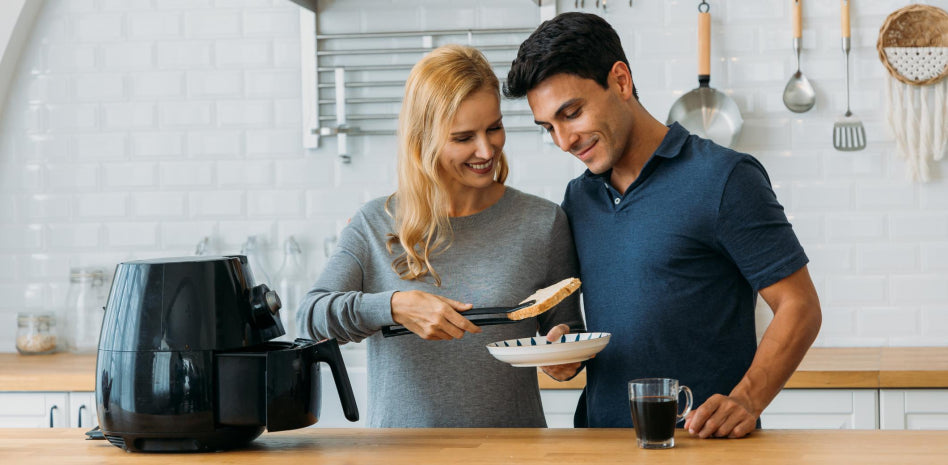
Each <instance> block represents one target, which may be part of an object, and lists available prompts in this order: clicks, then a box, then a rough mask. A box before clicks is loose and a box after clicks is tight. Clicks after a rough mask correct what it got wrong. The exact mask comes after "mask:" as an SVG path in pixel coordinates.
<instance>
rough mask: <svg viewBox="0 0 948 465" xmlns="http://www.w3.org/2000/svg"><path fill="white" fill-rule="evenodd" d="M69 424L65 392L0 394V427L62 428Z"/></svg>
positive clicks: (67, 401)
mask: <svg viewBox="0 0 948 465" xmlns="http://www.w3.org/2000/svg"><path fill="white" fill-rule="evenodd" d="M68 424H69V399H68V396H67V395H66V393H65V392H4V393H0V427H2V428H64V427H66V426H67V425H68Z"/></svg>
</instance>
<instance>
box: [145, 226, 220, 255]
mask: <svg viewBox="0 0 948 465" xmlns="http://www.w3.org/2000/svg"><path fill="white" fill-rule="evenodd" d="M159 234H160V237H161V246H162V248H164V249H173V250H180V251H181V252H180V253H181V254H192V253H194V251H195V249H196V248H197V244H198V242H200V241H201V240H202V239H203V238H204V237H207V238H208V247H207V254H208V255H216V254H220V253H223V252H222V251H220V250H218V248H217V244H216V238H217V237H218V235H219V234H218V228H217V222H214V221H190V220H189V221H174V220H171V221H162V222H161V225H160V226H159Z"/></svg>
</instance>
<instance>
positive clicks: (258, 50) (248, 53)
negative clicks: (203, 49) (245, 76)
mask: <svg viewBox="0 0 948 465" xmlns="http://www.w3.org/2000/svg"><path fill="white" fill-rule="evenodd" d="M272 52H273V45H272V42H271V41H269V40H263V39H260V40H256V39H252V40H251V39H239V40H218V41H216V43H215V44H214V59H215V64H216V65H217V66H218V67H220V68H243V67H257V66H266V65H269V64H271V63H272V61H273V57H272Z"/></svg>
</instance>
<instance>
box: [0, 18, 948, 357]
mask: <svg viewBox="0 0 948 465" xmlns="http://www.w3.org/2000/svg"><path fill="white" fill-rule="evenodd" d="M745 3H746V2H738V1H736V0H735V1H728V2H719V3H716V4H714V5H713V6H712V8H714V9H715V10H714V16H713V25H712V29H713V36H712V69H711V71H712V82H711V85H712V86H713V87H715V88H716V89H718V90H721V91H724V92H727V93H728V95H730V96H731V97H732V98H734V100H735V101H736V102H737V103H738V105H739V107H740V109H741V112H742V114H743V117H744V120H745V126H744V131H743V135H742V137H741V140H740V141H739V144H738V145H737V146H736V149H737V150H741V151H746V152H748V153H750V154H752V155H754V156H755V157H757V158H758V159H759V160H760V161H761V163H763V164H764V166H765V167H766V169H767V171H768V173H769V175H770V178H771V181H772V184H773V187H774V191H775V192H776V194H777V197H778V199H779V200H780V201H781V202H782V203H783V205H784V206H785V207H786V212H787V215H788V217H789V219H790V221H791V223H792V224H793V226H794V231H795V232H796V233H797V237H798V238H799V239H800V241H801V242H802V243H803V245H804V248H805V249H806V251H807V254H808V255H809V256H810V258H811V263H810V265H809V269H810V273H811V275H812V276H813V278H814V284H815V285H816V287H817V289H818V291H819V292H820V295H821V299H822V304H823V305H822V307H823V311H824V324H823V328H822V330H821V334H820V336H819V339H818V344H819V345H822V346H831V345H854V346H871V345H918V344H922V343H933V344H934V343H940V344H944V341H943V339H944V337H943V333H944V332H945V328H948V317H946V316H945V315H946V313H948V310H946V309H948V304H946V303H948V295H945V294H946V293H948V290H946V291H945V292H942V291H941V290H940V289H945V288H948V286H945V284H948V283H946V282H944V281H948V277H946V276H948V274H946V273H945V272H946V271H948V187H946V186H948V182H945V180H943V179H941V177H942V176H941V173H942V172H944V171H945V170H944V169H943V168H942V166H941V165H942V164H943V163H944V162H943V161H942V162H935V163H933V166H932V168H933V170H934V172H935V173H936V174H938V176H936V179H935V180H934V181H933V182H930V183H928V184H917V183H914V184H913V183H911V182H909V181H907V180H906V178H905V169H906V164H905V163H904V161H903V160H900V159H898V158H896V156H895V145H894V143H893V141H892V134H891V131H889V130H888V128H887V127H886V122H885V111H886V109H885V108H884V107H885V105H884V102H883V92H882V89H883V87H882V85H883V84H884V82H885V81H884V78H885V75H886V74H885V71H884V69H883V68H882V67H881V66H879V62H878V56H877V53H876V50H875V41H876V38H877V35H878V30H877V28H874V26H872V24H873V23H875V24H879V23H881V22H882V21H883V20H884V19H885V16H886V15H887V14H888V13H889V12H890V11H892V10H894V9H895V8H898V7H901V6H902V5H901V4H898V2H893V1H887V2H878V4H876V3H867V2H862V3H857V4H856V5H855V6H854V14H855V16H854V18H855V19H854V22H855V23H858V24H854V28H853V44H854V49H853V53H852V57H851V60H852V61H851V65H852V71H853V80H852V90H853V93H852V106H853V109H854V111H855V112H856V114H857V116H859V117H860V118H861V119H863V122H864V124H865V126H866V130H867V133H868V135H869V147H867V149H866V150H863V151H859V152H839V151H836V150H834V149H833V148H832V138H831V133H832V126H833V123H834V122H835V120H836V118H837V117H838V116H839V115H841V114H842V113H843V111H845V103H846V102H845V98H846V95H845V82H844V75H845V68H844V66H843V55H842V52H841V51H840V47H839V37H838V5H837V4H833V3H831V2H830V3H827V4H822V3H821V2H810V3H809V4H807V5H806V7H805V14H806V15H807V17H806V22H805V24H806V26H805V29H804V36H803V47H804V49H803V55H802V67H803V70H804V72H805V73H806V75H807V76H808V77H809V78H810V79H811V82H813V84H814V86H815V87H816V89H817V104H816V106H815V107H814V108H813V109H812V110H811V111H809V112H807V113H805V114H795V113H790V112H789V111H787V110H786V108H785V107H784V105H783V102H782V99H781V93H782V91H783V86H784V84H785V83H786V79H787V78H788V77H789V75H790V73H791V72H792V71H793V70H794V69H795V65H796V63H795V59H794V57H793V54H792V49H791V43H790V37H789V33H788V32H787V30H788V27H789V16H788V15H789V5H788V4H787V3H784V1H783V0H766V1H764V2H757V3H754V2H751V3H754V4H751V3H748V4H747V5H745ZM559 4H560V5H559V7H560V10H561V11H567V10H573V9H574V8H573V4H572V2H568V1H560V2H559ZM738 4H740V5H738ZM590 5H591V2H586V8H584V9H582V10H584V11H594V8H593V7H591V6H590ZM604 16H605V17H606V19H607V20H609V21H610V22H611V23H612V24H613V25H614V26H615V27H616V29H617V30H618V31H619V34H620V37H621V39H622V42H623V45H624V47H625V49H626V51H627V52H628V55H629V58H630V60H631V65H632V66H631V67H632V71H633V76H634V77H635V79H636V85H637V87H638V88H639V91H640V95H641V98H642V100H641V101H642V103H643V104H644V105H645V107H646V109H647V110H648V111H649V112H650V113H651V114H652V115H654V116H655V117H656V118H657V119H659V120H664V118H665V115H667V113H668V109H669V108H670V106H671V105H672V103H673V102H674V101H675V100H676V99H677V98H678V97H679V96H680V95H682V94H683V93H684V92H687V91H689V90H691V89H693V88H694V87H696V86H697V80H696V74H697V70H696V56H695V40H696V35H695V23H696V17H695V11H694V9H693V6H692V7H691V8H681V5H680V4H677V3H674V2H664V3H663V2H636V4H635V6H634V8H632V9H628V8H627V7H625V6H623V5H621V4H620V5H613V4H611V3H610V9H609V12H608V13H605V14H604ZM538 20H539V18H538V8H537V6H536V3H535V2H530V1H523V0H518V1H517V2H510V1H509V0H459V1H456V2H451V4H450V5H449V4H447V3H446V2H443V1H440V0H398V1H392V0H347V1H345V2H321V3H320V12H319V15H318V16H317V22H318V26H319V27H318V30H319V32H320V33H323V34H331V33H338V32H360V31H368V32H372V31H387V30H393V29H405V30H409V29H410V30H417V29H451V28H460V29H467V28H480V27H489V28H498V27H508V26H514V27H534V26H535V25H536V24H537V22H538ZM298 31H299V7H298V6H297V5H295V4H293V3H292V2H287V1H286V0H216V1H215V0H157V1H156V0H129V1H124V0H70V1H55V2H52V1H51V2H47V3H46V4H45V5H44V13H43V15H41V16H40V17H39V19H38V20H37V24H36V25H35V27H34V31H33V37H34V39H31V40H32V42H31V43H32V45H31V46H30V47H27V49H26V50H25V51H24V54H23V56H22V57H21V59H20V64H19V67H18V68H17V70H16V72H15V76H14V90H12V91H11V92H10V94H9V97H8V98H7V103H6V106H5V108H4V109H3V110H4V111H3V113H2V115H0V279H2V280H3V281H4V282H5V283H7V282H11V281H12V284H11V285H9V286H8V287H0V301H2V302H3V304H0V321H2V320H3V316H4V315H13V314H14V313H15V310H11V309H10V307H9V303H10V302H18V303H20V304H23V303H24V301H29V302H31V304H35V305H43V304H44V303H46V304H49V303H53V304H56V305H59V304H60V303H61V302H62V299H64V298H65V291H66V288H67V287H68V283H67V282H65V281H66V275H67V272H68V267H69V266H70V265H71V264H72V261H73V260H76V259H79V260H84V261H90V262H96V263H95V264H97V265H103V263H101V262H102V261H103V260H104V261H106V262H108V263H107V265H108V266H113V265H114V264H115V263H117V262H119V261H123V260H129V259H135V258H145V257H155V256H181V255H189V254H191V253H193V251H194V247H195V245H196V244H197V242H198V240H200V239H201V238H202V237H204V236H208V237H209V238H210V243H211V251H210V252H211V253H237V252H238V251H239V249H240V245H241V244H242V243H243V242H244V241H245V240H246V237H247V236H248V235H250V234H260V235H262V237H263V238H264V239H265V243H266V248H267V249H268V250H269V251H270V252H271V258H273V260H271V261H270V262H271V266H270V267H269V268H271V269H270V270H268V271H270V272H274V271H276V270H275V269H272V268H276V267H278V266H279V258H280V257H281V256H282V255H281V252H280V250H279V249H280V247H281V245H282V242H283V241H284V240H285V239H286V237H287V236H288V235H290V234H293V235H296V236H298V237H297V240H298V241H300V242H301V243H302V244H304V245H305V247H304V249H305V250H304V252H305V254H306V256H307V263H309V264H310V265H312V266H313V269H311V270H310V271H311V273H312V275H313V276H312V278H315V276H316V275H317V274H318V271H319V268H320V267H321V266H322V265H323V264H324V263H325V256H324V253H323V250H322V249H323V241H324V240H326V239H328V238H329V237H330V236H332V235H334V234H338V231H339V229H341V227H342V226H344V225H345V220H346V218H349V217H350V216H351V215H352V214H353V213H354V212H355V211H356V210H357V209H358V208H359V207H360V206H361V205H362V204H363V203H364V202H365V201H367V200H369V199H371V198H374V197H377V196H382V195H388V194H390V193H391V192H392V191H393V190H394V189H395V184H396V179H395V149H396V147H395V145H396V142H395V137H394V136H371V137H352V138H350V140H349V149H350V153H351V154H352V163H350V164H343V163H341V162H340V161H339V159H338V157H337V156H336V140H335V138H332V137H326V138H322V139H321V140H320V146H319V148H317V149H303V147H302V143H301V130H302V124H303V117H302V115H301V108H302V105H301V102H300V100H299V98H300V95H301V82H300V37H299V33H298ZM474 38H475V43H478V44H487V43H491V44H496V43H502V42H503V41H509V42H514V43H516V42H519V40H521V39H522V38H523V37H520V36H517V37H514V35H510V36H509V37H507V36H504V37H501V36H492V37H487V36H484V37H477V36H476V35H475V37H474ZM370 42H371V43H370V46H376V45H378V46H381V45H380V44H379V42H385V41H384V40H381V41H380V40H375V41H370ZM402 42H403V43H405V44H411V45H416V44H417V42H418V40H417V39H404V40H402ZM436 42H437V41H436ZM367 43H368V42H367ZM327 45H328V46H330V47H338V46H340V45H341V44H340V42H338V41H329V42H326V41H324V42H323V43H322V46H327ZM386 45H387V44H386ZM488 55H489V56H490V57H491V59H493V60H495V61H498V62H509V60H510V59H511V58H512V56H513V53H512V52H511V51H500V52H489V53H488ZM419 56H420V55H419ZM416 58H417V57H410V58H397V59H396V58H391V57H380V56H374V55H373V56H365V57H357V58H353V59H349V58H339V59H325V60H321V62H324V63H323V65H328V66H332V65H333V64H338V63H345V64H373V65H374V64H380V59H382V61H383V62H389V61H390V62H393V63H394V62H400V63H411V62H412V61H413V60H415V59H416ZM499 71H500V72H501V74H502V73H503V72H505V71H506V66H505V65H502V66H501V67H500V69H499ZM380 73H382V72H362V71H358V72H357V71H352V72H350V74H349V77H352V78H353V79H359V80H367V79H371V78H381V77H383V75H384V77H385V78H386V79H388V78H389V77H390V76H388V74H392V76H391V78H392V79H404V75H405V74H406V73H405V72H399V73H401V74H399V75H398V76H395V75H394V74H396V73H382V74H380ZM363 90H364V89H359V88H353V89H352V93H351V96H352V97H358V96H365V95H364V94H362V93H361V92H362V91H363ZM393 95H396V96H400V94H398V92H394V91H393ZM367 108H368V107H367V106H364V107H362V109H367ZM505 108H508V109H509V110H507V111H511V110H514V109H516V110H529V107H528V105H527V103H526V101H525V100H522V99H521V100H519V101H516V102H506V103H505ZM371 110H372V111H379V112H386V113H395V112H397V111H398V105H397V104H393V105H380V106H377V107H374V108H371ZM509 119H510V120H511V122H513V121H514V120H524V121H525V122H526V124H530V123H531V119H530V118H529V116H525V117H516V118H515V117H513V116H510V117H509ZM373 124H374V122H365V123H364V124H362V125H363V126H364V127H375V126H374V125H373ZM506 150H507V153H508V155H509V156H510V159H511V165H512V171H511V174H510V178H509V180H508V183H509V185H511V186H514V187H517V188H519V189H521V190H524V191H527V192H532V193H536V194H538V195H541V196H543V197H546V198H549V199H551V200H554V201H559V200H561V198H562V194H563V190H564V188H565V184H566V182H567V181H568V180H569V179H571V178H573V177H575V176H577V175H579V174H581V173H582V172H583V171H584V169H585V167H584V166H583V165H582V164H581V163H579V162H578V161H576V160H574V159H573V158H572V157H570V156H569V155H565V154H563V153H562V152H561V151H560V150H559V149H558V148H557V147H555V146H553V145H550V144H546V143H543V142H542V138H541V137H540V136H537V135H536V134H534V133H511V134H509V135H508V139H507V147H506ZM251 217H253V218H251ZM260 217H262V218H263V219H262V220H261V219H258V218H260ZM9 270H13V271H9ZM11 311H12V312H13V313H11ZM10 318H12V316H11V317H10ZM6 327H10V326H9V325H6V326H4V325H0V328H6ZM890 329H891V331H890ZM5 334H6V333H3V332H0V345H2V344H3V343H4V341H8V340H9V339H10V338H12V334H13V333H12V332H10V333H9V334H8V335H7V336H5ZM10 347H12V345H10Z"/></svg>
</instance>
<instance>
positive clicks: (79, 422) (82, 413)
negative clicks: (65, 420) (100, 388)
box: [69, 392, 99, 429]
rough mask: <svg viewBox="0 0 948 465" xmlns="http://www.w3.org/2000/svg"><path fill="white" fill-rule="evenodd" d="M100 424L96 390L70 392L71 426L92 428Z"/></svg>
mask: <svg viewBox="0 0 948 465" xmlns="http://www.w3.org/2000/svg"><path fill="white" fill-rule="evenodd" d="M98 425H99V418H98V417H97V416H96V412H95V393H94V392H70V393H69V427H70V428H86V429H92V428H95V427H96V426H98Z"/></svg>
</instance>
